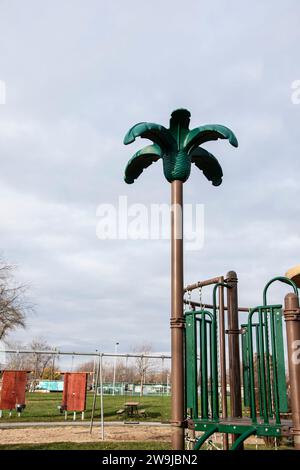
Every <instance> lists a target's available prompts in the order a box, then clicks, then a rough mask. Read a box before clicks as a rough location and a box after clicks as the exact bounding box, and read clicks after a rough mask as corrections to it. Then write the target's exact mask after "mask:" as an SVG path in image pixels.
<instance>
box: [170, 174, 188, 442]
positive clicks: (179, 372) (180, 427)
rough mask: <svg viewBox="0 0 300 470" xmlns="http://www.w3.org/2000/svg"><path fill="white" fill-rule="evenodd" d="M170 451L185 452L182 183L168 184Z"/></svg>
mask: <svg viewBox="0 0 300 470" xmlns="http://www.w3.org/2000/svg"><path fill="white" fill-rule="evenodd" d="M171 188H172V189H171V204H172V207H171V355H172V359H171V377H172V425H173V432H172V449H173V450H184V417H185V410H184V362H183V360H184V351H183V347H184V342H183V341H184V316H183V198H182V190H183V183H182V181H178V180H176V181H173V182H172V183H171Z"/></svg>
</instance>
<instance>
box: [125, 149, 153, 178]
mask: <svg viewBox="0 0 300 470" xmlns="http://www.w3.org/2000/svg"><path fill="white" fill-rule="evenodd" d="M160 158H162V150H161V149H160V147H159V146H158V145H155V144H154V145H147V146H146V147H144V148H142V149H141V150H139V151H138V152H136V153H135V154H134V155H133V157H132V158H131V159H130V160H129V162H128V163H127V166H126V168H125V176H124V180H125V182H126V183H128V184H132V183H133V182H134V180H136V179H137V178H138V177H139V176H140V174H141V173H143V171H144V170H145V168H148V166H150V165H151V164H152V163H154V162H157V160H159V159H160Z"/></svg>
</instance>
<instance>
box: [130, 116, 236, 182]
mask: <svg viewBox="0 0 300 470" xmlns="http://www.w3.org/2000/svg"><path fill="white" fill-rule="evenodd" d="M189 122H190V112H189V111H187V110H186V109H177V110H176V111H174V112H173V113H172V117H171V119H170V128H169V129H166V128H165V127H164V126H161V125H160V124H153V123H150V122H140V123H138V124H136V125H135V126H133V127H132V128H131V129H130V130H129V131H128V132H127V134H126V136H125V139H124V144H125V145H127V144H131V143H132V142H134V140H135V139H136V137H142V138H145V139H149V140H151V141H152V142H153V145H147V146H146V147H144V148H142V149H141V150H139V151H138V152H136V153H135V154H134V156H133V157H132V158H131V159H130V160H129V162H128V164H127V166H126V169H125V181H126V183H129V184H131V183H133V182H134V180H135V179H136V178H138V177H139V176H140V174H141V173H142V172H143V170H144V169H145V168H147V167H148V166H150V165H151V164H152V163H154V162H157V161H158V160H159V159H162V162H163V170H164V175H165V177H166V179H167V180H168V181H169V182H170V183H172V182H173V181H176V180H179V181H182V182H183V183H184V182H185V181H186V180H187V179H188V177H189V176H190V172H191V164H192V163H194V164H195V165H196V166H197V167H198V168H199V169H200V170H202V171H203V173H204V175H205V176H206V178H207V179H208V180H209V181H212V184H213V185H214V186H219V185H220V184H221V183H222V176H223V172H222V168H221V166H220V164H219V162H218V160H217V159H216V158H215V157H214V156H213V155H212V154H211V153H209V152H208V151H207V150H205V149H204V148H202V147H200V145H202V144H204V143H205V142H208V141H210V140H217V139H228V140H229V142H230V143H231V145H233V146H234V147H237V146H238V142H237V139H236V137H235V135H234V133H233V132H232V131H231V130H230V129H228V127H225V126H221V125H219V124H208V125H205V126H200V127H196V128H195V129H192V130H190V129H189Z"/></svg>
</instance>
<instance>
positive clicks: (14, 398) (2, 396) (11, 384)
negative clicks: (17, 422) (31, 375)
mask: <svg viewBox="0 0 300 470" xmlns="http://www.w3.org/2000/svg"><path fill="white" fill-rule="evenodd" d="M27 373H28V372H27V371H26V370H25V371H24V370H5V371H3V375H2V386H1V392H0V410H13V409H15V408H17V407H18V408H25V392H26V382H27ZM18 411H19V410H18Z"/></svg>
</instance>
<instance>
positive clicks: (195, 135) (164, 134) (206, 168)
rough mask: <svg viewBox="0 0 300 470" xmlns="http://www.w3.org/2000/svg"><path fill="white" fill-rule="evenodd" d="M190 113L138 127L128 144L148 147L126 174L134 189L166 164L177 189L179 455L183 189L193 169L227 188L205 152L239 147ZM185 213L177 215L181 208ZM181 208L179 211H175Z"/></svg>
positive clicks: (177, 434) (175, 398) (179, 426)
mask: <svg viewBox="0 0 300 470" xmlns="http://www.w3.org/2000/svg"><path fill="white" fill-rule="evenodd" d="M189 123H190V112H189V111H188V110H186V109H177V110H176V111H173V113H172V115H171V119H170V127H169V129H166V128H165V127H164V126H162V125H160V124H154V123H149V122H140V123H138V124H136V125H135V126H133V127H132V128H131V129H130V130H129V131H128V132H127V134H126V136H125V138H124V144H125V145H127V144H131V143H132V142H134V141H135V139H136V138H137V137H142V138H145V139H149V140H151V141H152V142H153V144H152V145H147V146H146V147H144V148H142V149H141V150H139V151H138V152H136V153H135V154H134V155H133V157H132V158H131V159H130V160H129V162H128V164H127V166H126V169H125V181H126V183H128V184H131V183H133V182H134V181H135V180H136V179H137V178H138V177H139V176H140V174H141V173H142V172H143V170H144V169H145V168H147V167H148V166H150V165H151V164H152V163H154V162H157V161H158V160H160V159H162V163H163V171H164V175H165V177H166V179H167V180H168V181H169V182H170V183H171V188H172V190H171V202H172V211H171V222H172V223H171V226H172V228H171V232H172V234H171V247H172V248H171V267H172V274H171V300H172V306H171V355H172V364H171V369H172V423H173V425H174V431H173V437H172V441H173V442H172V443H173V449H176V450H183V449H184V417H185V416H184V415H185V410H184V351H183V347H184V342H183V341H184V335H183V331H184V317H183V237H182V206H183V204H182V186H183V183H184V182H185V181H187V179H188V177H189V176H190V172H191V164H192V163H194V164H195V165H196V166H197V168H199V169H200V170H202V172H203V173H204V175H205V176H206V178H207V179H208V180H209V181H211V182H212V184H213V185H214V186H219V185H220V184H221V183H222V177H223V172H222V168H221V166H220V164H219V162H218V160H217V159H216V158H215V157H214V156H213V155H212V154H211V153H209V152H208V151H207V150H205V149H204V148H202V147H200V146H201V145H202V144H204V143H205V142H208V141H210V140H217V139H228V140H229V142H230V144H231V145H233V146H234V147H237V146H238V142H237V139H236V137H235V135H234V133H233V132H232V131H231V130H230V129H228V127H225V126H221V125H219V124H209V125H205V126H200V127H196V128H195V129H192V130H190V129H189ZM178 207H179V208H180V210H179V211H178V210H176V208H178ZM174 208H175V210H174Z"/></svg>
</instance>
